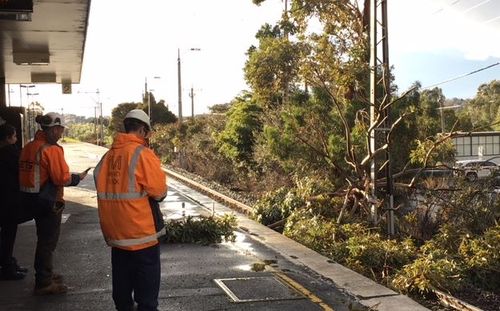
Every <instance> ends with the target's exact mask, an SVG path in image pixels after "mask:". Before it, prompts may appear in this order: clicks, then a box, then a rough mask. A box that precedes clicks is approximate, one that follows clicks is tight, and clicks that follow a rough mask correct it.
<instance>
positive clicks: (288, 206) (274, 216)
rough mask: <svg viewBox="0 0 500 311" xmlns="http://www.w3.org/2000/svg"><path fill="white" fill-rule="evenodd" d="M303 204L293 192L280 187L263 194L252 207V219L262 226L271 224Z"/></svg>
mask: <svg viewBox="0 0 500 311" xmlns="http://www.w3.org/2000/svg"><path fill="white" fill-rule="evenodd" d="M304 204H305V202H304V200H303V199H301V198H300V197H299V196H298V195H297V194H296V193H295V192H291V191H289V189H287V188H285V187H282V188H280V189H277V190H275V191H273V192H269V193H267V194H265V195H264V196H263V197H262V198H261V199H260V200H259V201H258V202H257V204H256V205H255V206H254V209H253V215H252V217H253V218H254V219H255V220H257V221H258V222H260V223H262V224H264V225H270V224H273V223H275V222H277V221H279V220H283V219H285V218H287V217H288V216H290V213H291V212H292V211H294V210H295V209H296V208H299V207H302V206H304Z"/></svg>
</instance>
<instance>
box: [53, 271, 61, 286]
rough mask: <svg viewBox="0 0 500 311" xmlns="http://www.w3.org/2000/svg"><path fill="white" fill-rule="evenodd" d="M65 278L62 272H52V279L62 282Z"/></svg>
mask: <svg viewBox="0 0 500 311" xmlns="http://www.w3.org/2000/svg"><path fill="white" fill-rule="evenodd" d="M63 280H64V278H63V276H62V275H61V274H57V273H52V281H53V282H55V283H59V284H60V283H62V282H63Z"/></svg>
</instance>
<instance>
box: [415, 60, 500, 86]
mask: <svg viewBox="0 0 500 311" xmlns="http://www.w3.org/2000/svg"><path fill="white" fill-rule="evenodd" d="M498 65H500V62H496V63H494V64H491V65H488V66H486V67H483V68H480V69H477V70H474V71H471V72H469V73H466V74H463V75H460V76H458V77H454V78H451V79H448V80H445V81H442V82H439V83H436V84H432V85H429V86H426V87H423V88H422V89H424V90H425V89H430V88H433V87H436V86H438V85H441V84H445V83H448V82H451V81H455V80H458V79H461V78H464V77H467V76H470V75H473V74H475V73H478V72H480V71H483V70H486V69H490V68H491V67H495V66H498Z"/></svg>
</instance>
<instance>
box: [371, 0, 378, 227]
mask: <svg viewBox="0 0 500 311" xmlns="http://www.w3.org/2000/svg"><path fill="white" fill-rule="evenodd" d="M377 81H378V74H377V0H371V1H370V128H372V131H371V133H369V135H370V154H372V155H373V154H374V153H375V150H376V146H375V144H376V139H375V136H376V132H377V131H376V129H375V128H373V125H374V124H375V122H376V117H377V116H376V113H377V110H376V106H377V104H378V103H377V99H378V94H377V93H378V92H377ZM376 165H377V161H376V159H375V156H373V158H372V161H371V164H370V177H371V181H372V189H371V190H372V193H371V195H372V196H373V197H374V198H375V197H376V196H377V189H376V180H377V167H376ZM370 212H371V220H372V222H374V223H375V222H377V220H378V212H377V207H376V206H375V204H372V206H371V207H370Z"/></svg>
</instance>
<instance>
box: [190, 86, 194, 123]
mask: <svg viewBox="0 0 500 311" xmlns="http://www.w3.org/2000/svg"><path fill="white" fill-rule="evenodd" d="M189 97H191V118H192V119H193V120H194V91H193V87H191V91H190V92H189Z"/></svg>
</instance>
